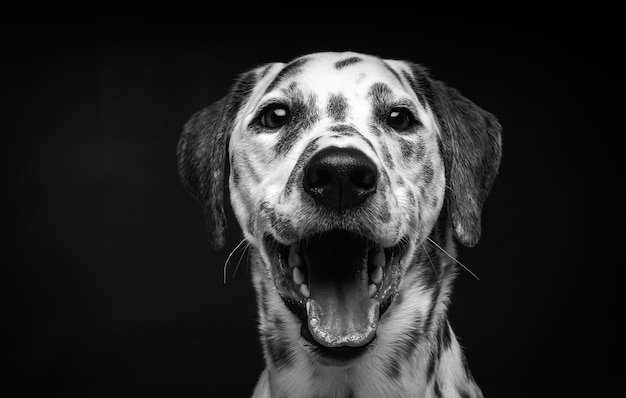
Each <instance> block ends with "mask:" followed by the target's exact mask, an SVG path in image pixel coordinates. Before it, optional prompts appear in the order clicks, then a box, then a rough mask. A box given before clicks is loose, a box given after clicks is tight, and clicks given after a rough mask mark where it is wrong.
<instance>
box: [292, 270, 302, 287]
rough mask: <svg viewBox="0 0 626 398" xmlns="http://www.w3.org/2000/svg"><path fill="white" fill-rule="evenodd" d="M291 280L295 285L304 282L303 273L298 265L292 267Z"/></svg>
mask: <svg viewBox="0 0 626 398" xmlns="http://www.w3.org/2000/svg"><path fill="white" fill-rule="evenodd" d="M293 281H294V283H295V284H296V285H300V284H302V282H304V274H303V273H302V270H301V269H300V267H294V268H293Z"/></svg>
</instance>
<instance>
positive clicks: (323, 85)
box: [268, 52, 406, 96]
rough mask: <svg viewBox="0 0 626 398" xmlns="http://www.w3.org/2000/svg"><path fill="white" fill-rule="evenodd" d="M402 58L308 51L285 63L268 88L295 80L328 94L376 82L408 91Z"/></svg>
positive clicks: (364, 87) (360, 88)
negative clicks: (313, 52) (399, 69)
mask: <svg viewBox="0 0 626 398" xmlns="http://www.w3.org/2000/svg"><path fill="white" fill-rule="evenodd" d="M401 64H402V62H401V61H387V60H383V59H382V58H379V57H375V56H371V55H367V54H361V53H355V52H342V53H334V52H325V53H315V54H310V55H305V56H302V57H299V58H296V59H295V60H293V61H291V62H289V63H287V64H285V65H284V66H283V69H282V70H281V71H280V72H279V73H278V74H277V75H276V77H275V79H274V81H273V82H271V83H270V85H269V87H268V91H272V90H273V89H277V88H280V87H285V86H287V85H289V84H293V83H294V82H295V83H296V84H297V85H298V86H299V87H301V88H306V89H307V91H309V92H313V93H316V94H318V95H321V96H325V95H326V94H328V93H338V92H339V93H345V94H356V95H358V94H359V93H361V92H367V91H368V89H369V88H370V87H371V85H372V84H374V83H385V84H387V85H388V86H389V87H390V88H394V89H396V90H400V91H405V90H406V86H405V83H404V82H403V80H402V78H401V77H400V73H399V71H398V70H397V69H398V67H401Z"/></svg>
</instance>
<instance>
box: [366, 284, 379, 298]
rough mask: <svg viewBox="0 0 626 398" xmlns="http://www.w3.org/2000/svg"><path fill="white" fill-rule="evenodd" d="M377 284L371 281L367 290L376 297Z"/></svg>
mask: <svg viewBox="0 0 626 398" xmlns="http://www.w3.org/2000/svg"><path fill="white" fill-rule="evenodd" d="M376 289H377V288H376V285H374V284H373V283H370V285H369V287H368V289H367V292H368V293H369V296H370V297H374V295H375V294H376Z"/></svg>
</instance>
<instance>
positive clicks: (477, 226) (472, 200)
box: [413, 65, 502, 246]
mask: <svg viewBox="0 0 626 398" xmlns="http://www.w3.org/2000/svg"><path fill="white" fill-rule="evenodd" d="M413 74H414V78H415V81H414V83H415V86H416V87H415V89H416V91H418V90H420V91H421V92H422V94H423V97H426V100H427V101H428V102H429V105H430V107H431V108H432V111H433V112H434V114H435V116H436V118H437V122H438V123H439V128H440V131H441V149H442V152H443V153H442V155H443V160H444V166H445V169H446V180H447V185H448V188H449V189H448V188H446V191H447V194H446V197H447V203H448V212H449V215H450V217H451V220H452V225H453V226H454V231H455V235H456V237H457V239H458V240H459V241H460V242H461V243H462V244H464V245H465V246H474V245H475V244H476V243H477V242H478V240H479V238H480V233H481V223H480V215H481V212H482V207H483V204H484V202H485V199H486V198H487V194H488V193H489V190H490V189H491V185H492V184H493V181H494V179H495V177H496V174H497V173H498V167H499V165H500V157H501V151H502V141H501V134H500V133H501V131H502V127H501V126H500V123H498V120H497V119H496V117H495V116H494V115H492V114H491V113H489V112H487V111H485V110H483V109H481V108H480V107H479V106H477V105H476V104H474V103H473V102H472V101H470V100H468V99H467V98H465V97H464V96H462V95H461V93H459V92H458V91H457V90H456V89H454V88H451V87H448V86H446V85H445V84H444V83H443V82H440V81H437V80H435V79H432V78H431V77H430V76H429V75H428V72H427V71H426V70H425V69H424V68H423V67H421V66H419V65H413Z"/></svg>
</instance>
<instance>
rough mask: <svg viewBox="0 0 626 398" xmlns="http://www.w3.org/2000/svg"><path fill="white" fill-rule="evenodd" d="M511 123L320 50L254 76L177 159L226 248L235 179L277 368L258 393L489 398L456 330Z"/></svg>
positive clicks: (425, 79)
mask: <svg viewBox="0 0 626 398" xmlns="http://www.w3.org/2000/svg"><path fill="white" fill-rule="evenodd" d="M500 131H501V127H500V125H499V123H498V121H497V120H496V118H495V117H494V116H493V115H492V114H490V113H488V112H486V111H484V110H482V109H481V108H479V107H478V106H477V105H475V104H474V103H472V102H471V101H469V100H468V99H467V98H465V97H463V96H462V95H461V94H460V93H459V92H458V91H457V90H455V89H453V88H450V87H448V86H446V85H445V84H444V83H442V82H441V81H438V80H435V79H434V78H433V77H431V74H430V73H429V72H428V71H427V69H426V68H425V67H423V66H421V65H419V64H415V63H412V62H406V61H398V60H386V59H381V58H378V57H375V56H371V55H365V54H359V53H353V52H347V53H346V52H344V53H330V52H329V53H317V54H311V55H306V56H302V57H299V58H297V59H295V60H293V61H291V62H289V63H286V64H285V63H270V64H267V65H263V66H260V67H258V68H255V69H253V70H251V71H249V72H246V73H243V74H241V75H240V76H239V77H238V78H237V79H236V81H235V82H234V84H233V86H232V89H231V90H230V92H229V93H228V94H227V95H226V96H225V97H224V98H222V99H221V100H219V101H217V102H216V103H214V104H213V105H211V106H209V107H207V108H205V109H203V110H201V111H199V112H197V113H196V114H195V115H193V116H192V117H191V119H190V120H189V122H188V123H187V124H186V125H185V127H184V131H183V133H182V136H181V138H180V142H179V147H178V162H179V171H180V175H181V178H182V181H183V183H184V186H185V187H186V189H187V190H188V191H189V192H190V193H191V194H192V195H193V196H194V197H195V198H197V199H198V201H199V202H200V203H201V205H202V208H203V210H204V214H205V217H206V220H207V224H208V229H209V234H210V238H211V241H212V243H213V245H214V246H215V248H217V249H219V248H221V247H223V245H224V243H225V242H224V240H225V237H224V236H225V228H226V221H225V215H224V207H223V201H224V195H225V189H224V185H225V182H226V179H228V180H227V181H228V187H229V192H230V200H231V204H232V207H233V210H234V214H235V216H236V218H237V220H238V222H239V224H240V226H241V229H242V231H243V235H244V237H245V240H246V241H247V243H248V244H249V250H250V268H251V274H252V281H253V285H254V288H255V290H256V294H257V302H258V321H259V332H260V340H261V344H262V347H263V351H264V356H265V362H266V368H265V370H264V371H263V373H262V374H261V376H260V378H259V380H258V383H257V385H256V387H255V389H254V391H253V397H342V398H345V397H355V398H356V397H358V398H366V397H372V398H374V397H375V398H380V397H480V396H482V393H481V391H480V389H479V387H478V386H477V385H476V383H475V382H474V379H473V378H472V376H471V374H470V371H469V369H468V366H467V362H466V360H465V357H464V355H463V353H462V352H461V348H460V346H459V343H458V341H457V339H456V337H455V334H454V333H453V331H452V329H451V327H450V324H449V322H448V320H447V315H446V313H447V306H448V303H449V299H450V294H451V289H452V283H453V280H454V278H455V274H456V273H457V267H458V264H457V262H456V261H455V257H454V256H455V241H458V242H460V243H461V244H463V245H465V246H473V245H474V244H476V243H477V241H478V240H479V237H480V233H481V223H480V216H481V211H482V207H483V204H484V202H485V199H486V196H487V194H488V192H489V190H490V187H491V185H492V183H493V181H494V178H495V176H496V174H497V170H498V166H499V162H500V153H501V139H500Z"/></svg>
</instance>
